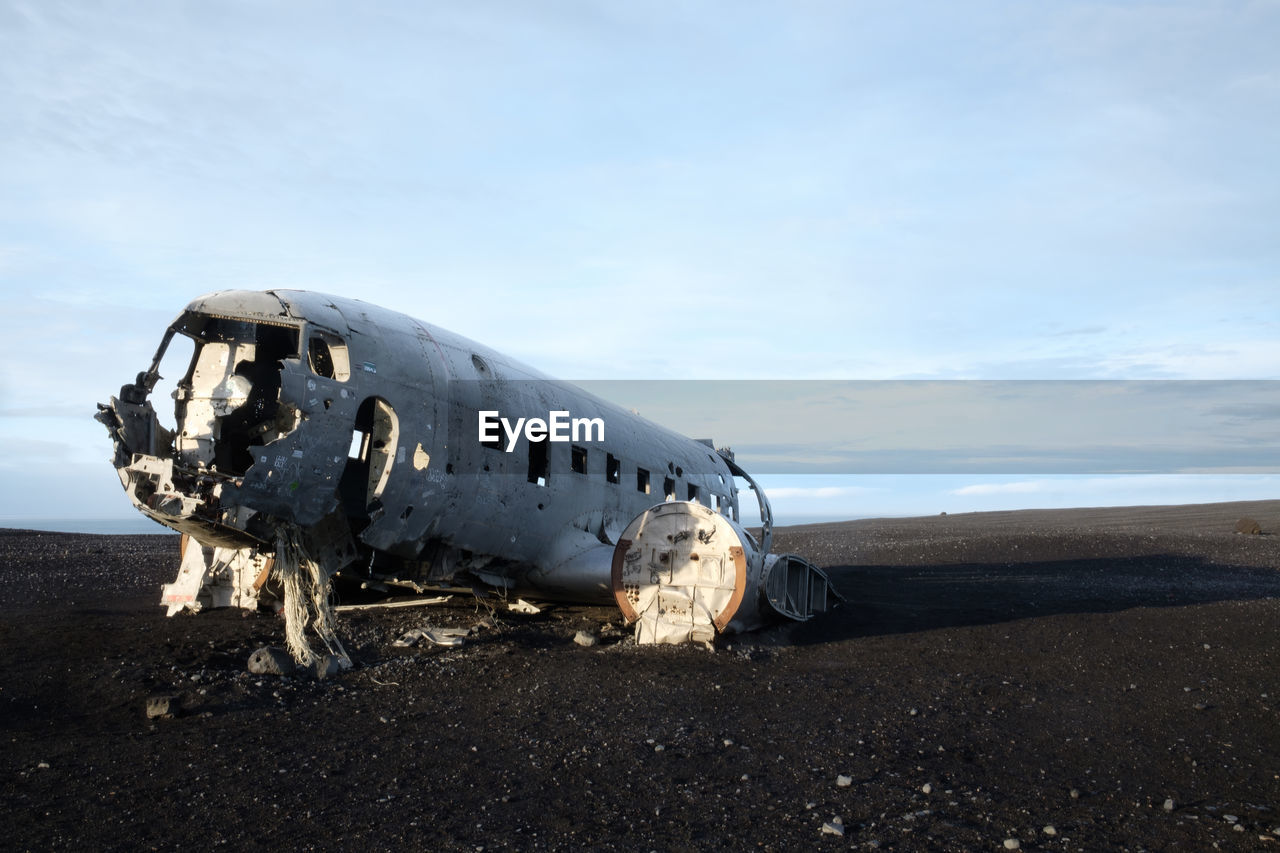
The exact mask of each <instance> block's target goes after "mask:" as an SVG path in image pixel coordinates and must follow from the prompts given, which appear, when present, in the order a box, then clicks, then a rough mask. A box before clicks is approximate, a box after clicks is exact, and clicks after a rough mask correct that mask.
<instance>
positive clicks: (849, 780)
mask: <svg viewBox="0 0 1280 853" xmlns="http://www.w3.org/2000/svg"><path fill="white" fill-rule="evenodd" d="M852 784H853V777H852V776H837V777H836V787H837V788H848V787H849V786H850V785H852Z"/></svg>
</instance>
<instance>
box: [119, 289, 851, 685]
mask: <svg viewBox="0 0 1280 853" xmlns="http://www.w3.org/2000/svg"><path fill="white" fill-rule="evenodd" d="M177 335H181V336H186V337H187V338H190V339H191V340H192V341H193V342H194V348H193V353H192V356H191V361H190V364H189V366H188V367H187V369H186V374H185V375H184V376H183V377H182V378H181V379H180V380H179V381H178V382H177V387H176V389H175V390H174V392H173V397H174V401H175V417H176V426H175V428H174V429H168V428H166V427H165V426H162V425H161V424H160V421H159V419H158V418H157V415H156V412H155V410H154V408H153V407H152V404H151V401H150V400H149V399H148V398H149V396H150V395H151V393H152V391H153V390H154V389H155V387H156V385H157V383H158V382H159V380H160V379H161V377H160V373H159V370H160V364H161V359H162V358H163V356H164V354H165V351H166V349H167V348H168V347H169V344H170V343H171V341H172V340H173V339H174V337H175V336H177ZM98 408H99V412H98V415H97V418H98V420H99V421H101V422H102V423H103V424H105V425H106V426H107V428H108V430H109V431H110V433H111V437H112V439H113V441H114V444H115V457H114V464H115V467H116V469H117V471H118V473H119V475H120V481H121V483H122V484H123V485H124V488H125V491H126V492H127V493H128V495H129V499H130V500H131V501H132V502H133V504H134V505H135V506H136V507H137V508H138V509H139V510H140V511H141V512H142V513H143V514H145V515H146V516H148V517H150V518H152V519H154V520H156V521H158V522H160V523H161V524H164V525H166V526H168V527H171V528H173V529H174V530H177V531H179V532H181V533H183V534H184V536H183V549H182V559H181V565H180V568H179V571H178V577H177V579H176V580H175V581H174V583H172V584H168V585H166V586H165V587H164V591H163V599H162V604H164V605H167V606H168V608H169V615H173V614H174V613H175V612H177V611H179V610H182V609H184V608H185V609H188V610H192V611H198V610H200V609H201V608H202V607H206V606H214V607H217V606H240V607H256V606H258V604H259V602H260V601H262V602H264V603H265V601H266V600H268V599H269V598H275V599H278V600H280V601H282V602H283V607H284V611H285V615H286V626H287V627H286V632H287V634H288V642H289V648H290V651H291V652H292V653H293V655H294V657H295V658H297V659H298V660H299V662H300V663H304V664H309V663H313V662H315V661H316V660H319V659H320V657H321V655H320V654H318V653H316V652H314V651H313V650H312V648H311V645H310V642H309V640H308V639H307V636H306V634H305V633H304V631H305V629H307V628H310V629H311V631H312V632H313V633H314V635H315V636H318V637H319V638H320V639H321V641H322V642H323V643H324V644H325V646H326V647H327V649H328V651H329V654H330V656H331V657H332V658H335V659H337V660H339V661H340V662H341V665H344V666H346V665H349V659H348V658H347V656H346V653H345V651H344V650H343V649H342V645H341V642H340V641H339V639H338V636H337V631H336V626H335V623H334V617H333V613H332V608H331V607H330V604H329V598H330V580H331V578H333V577H334V576H339V577H344V578H354V579H358V580H359V581H361V582H363V583H365V584H366V585H374V586H378V587H380V586H382V585H387V586H402V587H408V588H411V589H415V590H418V591H423V590H426V589H439V588H450V587H459V588H463V589H476V588H477V587H481V585H483V586H484V587H489V588H494V589H496V590H498V591H500V592H501V593H502V594H508V593H518V594H522V595H528V596H530V597H541V598H543V599H552V600H565V601H572V602H581V603H593V604H598V603H607V604H616V605H617V607H618V608H619V610H620V611H621V613H622V615H623V617H624V619H625V621H626V622H627V623H629V624H632V625H634V629H635V637H636V640H637V642H641V643H654V642H671V643H675V642H688V641H693V642H711V641H712V640H713V639H714V637H715V636H716V635H717V634H719V633H721V632H726V631H735V630H750V629H752V628H755V627H759V626H760V625H762V624H764V623H765V622H766V621H769V620H772V619H775V618H785V619H793V620H805V619H808V618H810V617H811V616H812V615H814V614H816V613H820V612H823V611H825V610H826V609H828V608H829V607H830V606H831V605H832V604H833V602H834V600H835V598H836V594H835V592H834V590H833V589H832V588H831V585H830V584H829V582H828V579H827V577H826V575H825V574H824V573H823V572H822V571H821V570H820V569H819V568H818V567H816V566H814V565H813V564H811V563H809V562H808V561H806V560H804V559H802V558H801V557H798V556H796V555H793V554H771V553H769V549H770V544H771V528H772V514H771V510H770V508H769V503H768V500H767V498H766V497H765V495H764V492H763V491H762V490H761V489H760V488H759V487H758V486H757V485H756V484H755V482H754V481H752V480H751V478H750V477H749V476H748V475H747V474H746V472H745V471H743V470H742V469H741V468H740V467H739V466H738V465H737V464H736V463H735V461H734V457H733V454H732V452H731V451H729V450H727V449H721V450H717V449H716V448H715V447H714V445H712V443H711V442H710V441H695V440H692V439H688V438H685V437H684V436H681V435H678V434H676V433H674V432H672V431H670V430H667V429H665V428H663V427H661V426H658V425H657V424H654V423H651V422H650V421H648V420H645V419H644V418H642V417H640V416H639V415H637V414H635V413H633V412H629V411H627V410H625V409H622V408H620V407H618V406H615V405H613V404H611V403H609V402H606V401H604V400H602V399H600V398H598V397H595V396H593V395H591V394H589V393H587V392H586V391H584V390H582V389H580V388H578V387H576V386H574V385H571V384H569V383H565V382H559V381H556V380H553V379H550V378H549V377H546V376H543V375H542V374H540V373H538V372H537V371H535V370H533V369H531V368H529V367H526V366H525V365H522V364H520V363H518V362H516V361H514V360H512V359H510V358H508V357H506V356H504V355H502V354H500V353H498V352H495V351H494V350H491V349H489V348H487V347H484V346H481V345H480V344H477V343H474V342H472V341H469V340H467V339H465V338H462V337H460V336H458V335H455V334H452V333H451V332H448V331H446V330H444V329H440V328H437V327H434V326H431V325H428V324H426V323H422V322H419V321H417V320H414V319H412V318H410V317H407V316H404V315H402V314H398V313H395V312H392V311H388V310H385V309H382V308H378V307H376V306H373V305H369V304H367V303H364V302H360V301H357V300H352V299H341V298H338V297H333V296H326V295H322V294H318V293H310V292H306V291H293V290H273V291H265V292H257V291H239V290H236V291H223V292H219V293H213V294H210V295H207V296H203V297H201V298H199V299H196V300H195V301H194V302H192V303H191V304H190V305H188V306H187V308H186V310H184V311H183V312H182V313H181V315H180V316H179V317H178V318H177V320H175V321H174V323H173V324H172V325H171V326H170V327H169V329H168V330H167V331H166V332H165V334H164V338H163V340H162V341H161V343H160V347H159V349H158V350H157V352H156V354H155V357H154V359H153V360H152V362H151V366H150V367H149V368H148V369H147V370H146V371H144V372H142V373H140V374H138V377H137V380H136V381H135V382H133V383H132V384H128V385H125V386H124V387H123V388H121V390H120V396H119V397H113V398H111V401H110V403H109V404H106V405H101V404H100V405H99V407H98ZM735 477H739V478H742V480H743V481H744V482H745V483H746V484H747V485H748V486H749V488H750V489H751V490H753V491H754V492H755V495H756V498H757V500H758V502H759V506H760V516H761V519H762V529H761V538H760V540H759V541H757V540H756V539H755V538H754V537H753V536H752V535H751V534H750V533H749V532H748V531H746V530H745V529H744V528H743V527H742V526H741V525H740V524H739V512H738V494H739V491H738V487H737V485H736V484H735V481H734V478H735Z"/></svg>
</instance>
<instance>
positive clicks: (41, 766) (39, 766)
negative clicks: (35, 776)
mask: <svg viewBox="0 0 1280 853" xmlns="http://www.w3.org/2000/svg"><path fill="white" fill-rule="evenodd" d="M36 769H37V770H48V769H49V762H47V761H41V762H40V763H39V764H37V765H36Z"/></svg>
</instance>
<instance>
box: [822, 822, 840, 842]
mask: <svg viewBox="0 0 1280 853" xmlns="http://www.w3.org/2000/svg"><path fill="white" fill-rule="evenodd" d="M822 834H823V835H835V836H838V837H840V838H843V837H844V824H842V823H836V822H835V821H833V820H831V821H827V822H826V823H824V824H823V825H822Z"/></svg>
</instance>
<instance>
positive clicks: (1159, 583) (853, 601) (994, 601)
mask: <svg viewBox="0 0 1280 853" xmlns="http://www.w3.org/2000/svg"><path fill="white" fill-rule="evenodd" d="M826 571H827V574H828V576H829V577H830V578H831V580H832V582H833V583H834V584H835V587H836V589H838V590H839V591H840V593H841V594H842V595H843V596H844V597H845V599H846V601H845V603H844V604H843V605H841V606H840V607H838V608H837V609H836V610H834V611H832V612H831V613H830V614H827V615H826V616H823V617H820V618H818V619H815V620H814V621H812V622H809V623H806V624H804V625H797V626H796V627H795V628H793V629H792V630H791V632H790V638H791V641H792V642H794V643H798V644H809V643H822V642H831V641H837V640H843V639H850V638H854V637H865V636H875V635H879V634H899V633H910V632H915V631H929V630H933V629H936V628H956V627H966V626H973V625H990V624H995V623H999V622H1007V621H1011V620H1014V619H1025V618H1029V617H1036V616H1052V615H1057V614H1066V613H1109V612H1113V611H1118V610H1127V609H1130V608H1134V607H1181V606H1185V605H1192V604H1205V603H1210V602H1215V601H1245V600H1254V599H1264V598H1277V597H1280V571H1278V570H1276V569H1271V568H1257V567H1240V566H1224V565H1221V564H1218V563H1212V562H1208V561H1206V560H1204V559H1202V558H1198V557H1186V556H1167V555H1150V556H1142V557H1129V558H1118V559H1117V558H1108V559H1087V560H1062V561H1046V562H1031V563H1012V564H1010V563H961V564H950V565H935V566H831V567H828V568H827V569H826Z"/></svg>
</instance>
